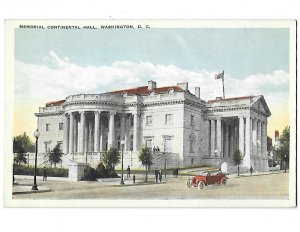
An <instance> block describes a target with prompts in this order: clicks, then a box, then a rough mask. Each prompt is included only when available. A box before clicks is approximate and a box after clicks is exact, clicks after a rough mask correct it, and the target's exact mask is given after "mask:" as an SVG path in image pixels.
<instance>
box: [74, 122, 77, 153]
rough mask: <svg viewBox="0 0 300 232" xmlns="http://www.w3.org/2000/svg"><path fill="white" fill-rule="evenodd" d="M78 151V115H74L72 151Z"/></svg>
mask: <svg viewBox="0 0 300 232" xmlns="http://www.w3.org/2000/svg"><path fill="white" fill-rule="evenodd" d="M76 152H78V117H74V153H76Z"/></svg>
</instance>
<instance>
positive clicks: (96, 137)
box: [94, 111, 100, 152]
mask: <svg viewBox="0 0 300 232" xmlns="http://www.w3.org/2000/svg"><path fill="white" fill-rule="evenodd" d="M94 113H95V129H94V132H95V133H94V152H99V150H100V146H99V142H100V139H99V135H100V112H99V111H95V112H94Z"/></svg>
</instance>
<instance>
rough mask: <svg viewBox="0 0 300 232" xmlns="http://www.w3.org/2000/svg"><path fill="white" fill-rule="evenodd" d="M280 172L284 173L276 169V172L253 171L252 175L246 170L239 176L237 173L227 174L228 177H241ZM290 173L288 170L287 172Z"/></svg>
mask: <svg viewBox="0 0 300 232" xmlns="http://www.w3.org/2000/svg"><path fill="white" fill-rule="evenodd" d="M280 173H284V172H282V171H274V172H253V173H252V175H251V173H250V172H246V173H240V175H239V176H238V174H237V173H235V174H229V175H227V177H229V178H241V177H251V176H264V175H272V174H280ZM287 173H288V172H287Z"/></svg>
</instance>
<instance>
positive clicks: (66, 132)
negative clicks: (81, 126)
mask: <svg viewBox="0 0 300 232" xmlns="http://www.w3.org/2000/svg"><path fill="white" fill-rule="evenodd" d="M63 123H64V124H63V126H64V140H63V144H64V151H63V152H64V154H68V153H69V130H68V127H69V118H68V114H65V117H64V122H63Z"/></svg>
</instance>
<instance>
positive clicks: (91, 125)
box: [88, 120, 94, 152]
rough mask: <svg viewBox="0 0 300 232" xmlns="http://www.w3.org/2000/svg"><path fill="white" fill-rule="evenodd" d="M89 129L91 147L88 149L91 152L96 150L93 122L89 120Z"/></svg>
mask: <svg viewBox="0 0 300 232" xmlns="http://www.w3.org/2000/svg"><path fill="white" fill-rule="evenodd" d="M88 126H89V128H88V131H89V147H88V151H89V152H91V151H93V150H94V146H93V121H92V120H89V124H88Z"/></svg>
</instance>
